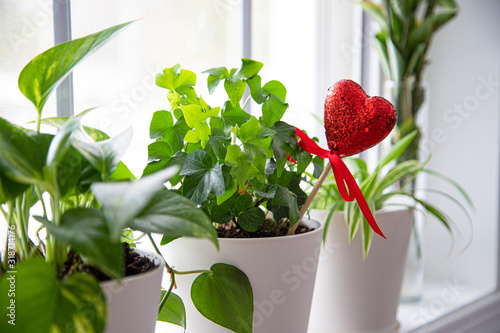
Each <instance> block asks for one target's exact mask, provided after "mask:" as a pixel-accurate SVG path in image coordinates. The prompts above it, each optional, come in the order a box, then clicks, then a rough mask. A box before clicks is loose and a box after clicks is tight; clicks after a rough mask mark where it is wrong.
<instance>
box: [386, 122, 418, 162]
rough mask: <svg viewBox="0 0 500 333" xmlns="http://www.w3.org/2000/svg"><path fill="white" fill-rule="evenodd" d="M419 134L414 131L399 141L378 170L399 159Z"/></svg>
mask: <svg viewBox="0 0 500 333" xmlns="http://www.w3.org/2000/svg"><path fill="white" fill-rule="evenodd" d="M417 134H418V132H417V131H413V132H411V133H409V134H408V135H406V136H405V137H403V138H401V139H400V140H398V141H397V142H396V144H395V145H394V146H393V147H392V148H391V150H390V151H389V152H388V153H387V154H386V155H385V156H384V157H383V158H382V160H381V161H380V162H379V164H378V166H377V168H378V169H379V170H380V169H382V168H383V167H384V166H386V165H387V164H389V163H390V162H392V161H394V160H395V159H397V158H398V157H399V156H400V155H401V154H402V153H403V151H404V150H405V149H406V148H407V147H408V145H409V144H410V143H411V142H412V141H413V139H414V138H415V136H416V135H417Z"/></svg>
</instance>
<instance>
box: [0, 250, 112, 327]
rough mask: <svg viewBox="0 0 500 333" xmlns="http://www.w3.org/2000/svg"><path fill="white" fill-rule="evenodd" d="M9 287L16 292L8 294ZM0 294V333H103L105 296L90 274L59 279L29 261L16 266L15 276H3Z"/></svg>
mask: <svg viewBox="0 0 500 333" xmlns="http://www.w3.org/2000/svg"><path fill="white" fill-rule="evenodd" d="M12 284H14V285H15V291H9V290H11V289H12V288H11V286H12ZM0 292H1V293H2V295H3V296H2V297H0V315H1V316H2V318H3V320H1V321H0V331H2V332H13V333H16V332H19V333H24V332H39V333H49V332H64V331H67V330H68V329H70V330H74V329H76V328H79V329H80V330H81V331H82V332H89V333H100V332H103V331H104V324H105V319H106V318H105V315H106V302H105V297H104V294H103V293H102V291H101V288H100V286H99V283H98V282H97V281H96V280H95V278H94V277H93V276H92V275H89V274H73V275H71V276H69V277H68V278H66V279H64V280H59V279H58V277H57V273H56V271H55V270H54V268H53V267H52V266H51V265H49V264H48V263H46V262H45V261H44V260H42V259H39V258H29V259H27V260H24V261H22V262H20V263H19V264H18V265H16V273H7V274H5V275H4V276H3V279H2V281H1V282H0ZM8 295H10V297H9V296H8ZM13 301H14V302H13ZM9 306H10V307H11V308H10V309H9ZM11 309H13V310H12V311H11Z"/></svg>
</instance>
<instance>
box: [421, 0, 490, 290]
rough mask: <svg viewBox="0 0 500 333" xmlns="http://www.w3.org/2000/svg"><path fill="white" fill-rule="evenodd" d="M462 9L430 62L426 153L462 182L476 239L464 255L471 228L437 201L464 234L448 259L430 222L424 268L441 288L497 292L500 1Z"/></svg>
mask: <svg viewBox="0 0 500 333" xmlns="http://www.w3.org/2000/svg"><path fill="white" fill-rule="evenodd" d="M459 5H460V7H461V9H460V14H459V16H458V18H456V19H455V20H453V21H452V22H451V23H449V25H448V26H446V27H444V28H443V30H441V31H440V32H439V33H438V34H437V35H436V38H435V39H434V42H433V45H432V48H431V53H430V55H429V56H430V59H431V64H430V66H429V67H428V68H427V71H426V79H427V81H428V82H429V85H430V89H431V96H430V99H429V101H430V131H429V133H428V138H427V140H426V147H428V148H431V149H433V151H434V154H433V157H432V159H431V162H430V164H429V167H430V168H431V169H434V170H437V171H440V172H442V173H444V174H445V175H448V176H449V177H451V178H453V179H454V180H456V181H457V182H458V183H460V184H461V185H462V186H463V187H465V189H466V190H467V192H468V193H469V194H470V196H471V197H472V199H473V201H474V204H475V207H476V212H475V213H474V214H473V215H472V218H473V220H474V221H473V222H474V236H473V237H474V238H473V241H472V244H471V246H470V247H469V248H468V249H467V250H466V251H465V252H463V253H461V250H462V249H463V246H464V244H465V241H466V239H467V237H469V235H470V233H471V228H470V226H469V225H468V224H467V222H466V220H465V219H464V217H463V214H461V213H460V211H459V210H458V209H457V208H456V206H454V205H453V204H451V203H450V202H446V200H442V199H435V200H434V199H433V198H432V200H433V203H435V204H437V205H439V206H440V207H443V209H445V210H446V211H447V212H450V216H452V217H453V218H454V219H455V221H456V223H457V225H458V227H459V229H460V230H461V231H462V234H463V235H459V234H457V236H456V245H455V247H454V248H453V252H452V254H451V256H448V250H449V248H450V246H451V241H450V238H449V237H448V236H447V232H446V231H445V230H444V228H442V227H441V226H439V225H438V223H435V222H434V221H431V222H429V223H428V230H427V256H426V258H427V259H426V260H427V263H426V268H427V270H428V275H430V276H431V277H433V278H435V279H437V280H438V281H444V280H445V279H455V278H457V279H458V281H459V283H461V284H462V285H466V286H467V287H468V288H475V287H484V288H491V289H493V288H495V286H496V282H497V281H498V279H497V272H498V267H497V266H498V259H497V255H498V249H497V243H498V239H499V237H498V222H499V214H498V211H499V207H498V206H499V151H500V145H499V132H500V130H499V125H500V117H499V115H500V104H499V90H500V88H499V82H500V77H499V76H500V20H499V19H498V18H499V17H500V1H495V0H489V1H481V2H475V1H474V2H473V1H459ZM488 82H489V83H488ZM429 185H430V186H431V187H434V188H440V189H442V190H444V191H446V192H449V193H456V192H453V189H452V188H450V187H449V186H445V185H443V183H442V182H440V181H436V180H434V181H433V180H432V179H431V180H430V183H429Z"/></svg>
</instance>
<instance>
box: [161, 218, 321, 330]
mask: <svg viewBox="0 0 500 333" xmlns="http://www.w3.org/2000/svg"><path fill="white" fill-rule="evenodd" d="M304 223H305V224H306V225H308V226H312V227H314V228H315V230H313V231H311V232H307V233H303V234H298V235H292V236H282V237H269V238H245V239H241V238H240V239H234V238H233V239H231V238H220V239H219V245H220V251H219V252H217V250H216V248H215V246H214V245H213V244H212V243H210V242H209V241H207V240H200V239H190V238H182V239H177V240H175V241H173V242H172V243H170V244H168V245H167V246H165V247H163V248H162V253H163V254H164V257H165V260H167V262H168V263H169V264H170V265H173V266H175V269H176V270H179V271H188V270H193V269H209V268H210V267H211V266H212V265H213V264H215V263H226V264H231V265H234V266H236V267H238V268H239V269H241V270H242V271H243V272H245V273H246V275H247V276H248V279H249V280H250V283H251V285H252V289H253V296H254V317H253V332H254V333H258V332H260V333H271V332H272V333H281V332H287V333H304V332H306V331H307V325H308V319H309V312H310V307H311V299H312V293H313V288H314V281H315V277H316V269H317V264H318V257H319V252H320V248H321V237H322V233H323V227H322V225H321V224H320V223H319V222H318V221H315V220H307V221H304ZM196 276H197V275H176V282H177V290H175V291H174V292H175V293H177V294H178V295H179V296H180V297H181V298H182V300H183V301H184V304H185V306H186V322H187V331H186V332H188V333H200V332H203V333H221V332H231V331H230V330H227V329H225V328H223V327H221V326H219V325H216V324H214V323H213V322H211V321H209V320H208V319H206V318H205V317H203V316H202V315H201V314H200V313H199V312H198V311H197V310H196V308H195V307H194V305H193V303H192V301H191V297H190V289H191V284H192V282H193V280H194V279H195V278H196Z"/></svg>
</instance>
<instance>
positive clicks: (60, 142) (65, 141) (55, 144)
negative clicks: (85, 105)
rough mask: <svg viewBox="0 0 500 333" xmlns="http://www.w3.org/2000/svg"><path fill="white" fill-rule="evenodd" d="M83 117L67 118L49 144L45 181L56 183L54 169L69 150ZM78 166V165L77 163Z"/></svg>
mask: <svg viewBox="0 0 500 333" xmlns="http://www.w3.org/2000/svg"><path fill="white" fill-rule="evenodd" d="M83 115H84V113H81V114H80V115H78V116H75V117H72V118H69V119H68V120H67V121H66V122H65V123H64V125H63V126H62V127H61V129H60V130H59V131H58V132H57V134H56V135H55V136H54V138H53V139H52V141H51V142H50V146H49V150H48V152H47V159H46V162H45V167H44V174H45V177H46V178H49V179H47V181H49V182H52V183H55V182H57V179H55V177H56V174H55V172H56V169H57V168H58V166H59V164H60V163H61V161H62V159H63V158H65V157H66V154H67V153H68V151H69V150H70V148H71V143H72V138H73V134H74V133H75V131H76V130H77V129H78V128H79V127H80V126H81V125H80V118H81V117H82V116H83ZM78 165H80V163H79V161H78Z"/></svg>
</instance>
